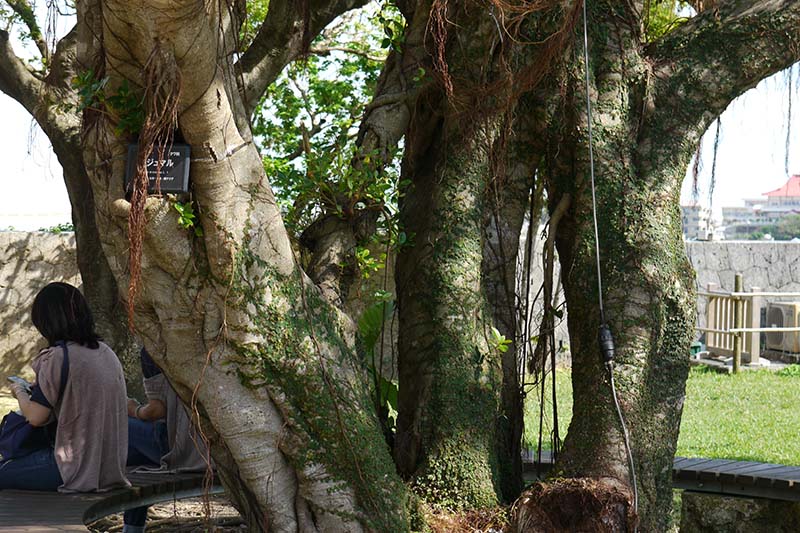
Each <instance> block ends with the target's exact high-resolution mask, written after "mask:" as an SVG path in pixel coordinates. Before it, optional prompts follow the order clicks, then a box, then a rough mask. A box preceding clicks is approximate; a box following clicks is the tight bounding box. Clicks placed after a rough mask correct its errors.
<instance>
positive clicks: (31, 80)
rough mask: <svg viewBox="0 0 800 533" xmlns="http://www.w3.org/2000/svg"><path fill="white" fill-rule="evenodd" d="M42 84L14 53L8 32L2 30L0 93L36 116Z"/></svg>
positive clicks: (0, 41) (0, 42) (0, 33)
mask: <svg viewBox="0 0 800 533" xmlns="http://www.w3.org/2000/svg"><path fill="white" fill-rule="evenodd" d="M41 86H42V82H41V81H39V80H38V79H36V77H35V76H34V75H33V73H31V71H30V70H28V67H27V66H26V65H25V63H23V62H22V60H21V59H20V58H19V57H17V55H16V54H15V53H14V48H13V47H12V46H11V41H10V39H9V35H8V32H7V31H5V30H0V91H3V92H4V93H5V94H7V95H8V96H10V97H11V98H13V99H14V100H16V101H17V102H19V103H20V104H22V106H23V107H24V108H25V109H26V110H27V111H28V113H30V114H31V115H34V116H35V113H34V112H35V110H36V104H37V101H38V94H39V91H40V89H41Z"/></svg>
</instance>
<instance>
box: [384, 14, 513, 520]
mask: <svg viewBox="0 0 800 533" xmlns="http://www.w3.org/2000/svg"><path fill="white" fill-rule="evenodd" d="M434 9H435V6H434ZM473 9H477V8H474V6H466V5H459V6H458V7H456V8H454V9H453V10H452V12H448V14H447V17H448V23H449V22H450V21H457V22H454V26H459V24H462V23H463V24H464V26H463V27H461V30H460V31H459V32H458V33H456V34H454V35H452V36H450V37H449V38H448V39H449V40H448V43H447V52H446V53H447V57H448V69H449V71H450V73H452V76H453V77H452V79H453V80H456V81H455V82H454V83H455V84H456V87H457V90H459V91H460V90H462V89H465V90H464V93H465V95H464V96H465V97H467V96H471V95H469V94H468V89H467V87H470V88H471V89H476V88H477V87H478V86H479V85H480V84H482V83H485V81H486V79H487V77H489V76H491V75H492V73H491V71H492V70H493V68H496V66H495V65H494V64H493V63H492V60H491V59H487V58H486V57H487V56H486V54H487V53H488V57H489V58H491V57H492V56H491V51H492V49H493V47H495V46H499V41H498V34H497V30H496V28H495V26H494V23H493V21H492V19H491V18H488V19H485V18H481V17H477V16H476V15H475V12H474V11H472V10H473ZM462 31H463V33H461V32H462ZM429 46H436V45H435V44H433V45H429ZM435 53H436V52H433V54H434V55H435ZM426 68H432V67H426ZM465 79H466V80H469V84H470V85H458V83H459V81H458V80H465ZM472 84H474V85H472ZM458 96H459V97H461V95H460V94H459V95H458ZM417 102H418V105H417V107H416V109H415V110H414V114H413V118H412V122H411V125H410V127H409V131H408V133H407V134H406V152H405V158H404V161H403V170H402V173H403V179H408V180H410V182H411V185H410V187H409V190H408V191H407V192H406V194H405V196H404V197H403V199H402V200H401V210H400V217H401V223H402V226H403V228H404V230H405V231H406V232H407V233H408V234H409V235H411V236H412V241H411V244H410V245H408V246H405V247H403V248H401V249H400V251H399V253H398V258H397V272H396V286H397V293H398V304H399V324H400V333H399V340H398V351H399V359H398V369H399V377H400V381H399V407H398V411H399V415H398V419H397V436H396V441H395V443H396V444H395V453H394V455H395V462H396V464H397V467H398V470H399V472H400V474H401V475H402V476H403V477H405V478H406V479H408V480H410V482H411V484H412V486H413V487H414V490H415V492H416V493H417V494H419V495H420V496H421V497H422V498H423V499H424V500H426V501H427V502H428V503H431V504H433V505H436V506H439V507H445V508H450V509H456V510H459V509H468V508H482V507H489V506H493V505H496V504H497V502H498V500H499V498H500V494H499V490H500V470H499V460H498V449H497V448H498V445H497V441H496V435H497V426H498V423H499V417H500V416H501V411H500V408H501V407H500V393H501V389H502V384H503V369H502V361H501V356H500V351H499V350H498V349H497V347H495V346H491V345H490V343H489V341H488V338H489V330H490V327H491V320H492V316H491V311H489V309H488V307H487V301H486V294H485V291H484V290H483V286H482V275H481V268H482V260H483V252H484V228H485V224H486V209H487V205H486V191H487V189H488V187H489V184H490V179H491V176H492V167H493V161H492V156H493V147H494V145H495V143H496V142H497V141H498V138H499V134H500V126H499V122H500V120H499V118H498V117H497V116H496V115H495V114H493V113H494V112H493V111H490V112H486V113H476V114H475V115H472V114H471V113H472V112H474V111H475V109H474V108H470V107H469V105H464V103H463V102H464V101H462V103H461V104H456V102H455V101H453V100H450V99H448V94H447V92H446V91H445V90H444V89H442V88H441V86H439V87H437V88H435V89H429V91H428V92H425V93H423V94H421V95H420V96H419V97H418V100H417ZM454 104H455V105H454ZM479 114H480V115H481V116H480V118H477V117H478V115H479ZM471 119H475V120H474V123H470V120H471Z"/></svg>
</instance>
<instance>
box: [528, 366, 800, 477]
mask: <svg viewBox="0 0 800 533" xmlns="http://www.w3.org/2000/svg"><path fill="white" fill-rule="evenodd" d="M549 383H550V382H549V381H548V391H547V396H548V397H550V395H551V394H552V392H551V391H550V390H549V388H550V385H549ZM556 386H557V397H558V411H559V424H558V425H559V433H560V435H561V438H562V439H563V437H564V435H565V434H566V430H567V427H568V426H569V419H570V417H571V415H572V384H571V382H570V377H569V372H568V371H558V372H556ZM538 400H539V397H538V394H537V393H536V392H535V391H530V392H529V393H528V397H527V400H526V403H525V438H526V444H527V445H528V446H530V447H534V446H535V443H536V441H537V439H538V428H539V407H538V406H539V401H538ZM551 404H552V402H551V401H548V400H547V399H546V400H545V406H546V409H545V410H546V414H545V419H546V425H545V428H546V431H545V437H544V440H545V444H544V446H543V448H550V444H549V442H548V437H547V435H548V434H549V433H550V427H551V426H552V422H550V423H549V424H547V422H548V421H550V420H552V415H551V414H550V412H551V411H550V405H551ZM798 429H800V367H796V366H795V367H789V369H787V370H784V371H782V372H779V373H773V372H768V371H748V372H742V373H740V374H738V375H735V376H734V375H726V374H717V373H714V372H709V371H703V370H701V369H696V368H693V369H692V371H691V373H690V374H689V381H688V382H687V384H686V403H685V405H684V409H683V419H682V422H681V433H680V438H679V439H678V455H681V456H684V457H708V458H719V459H737V460H748V461H760V462H767V463H780V464H786V465H797V466H800V438H798Z"/></svg>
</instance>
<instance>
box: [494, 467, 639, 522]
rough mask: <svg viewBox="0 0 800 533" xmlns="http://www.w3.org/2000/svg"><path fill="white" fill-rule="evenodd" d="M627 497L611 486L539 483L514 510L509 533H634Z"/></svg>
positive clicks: (564, 481) (586, 482) (588, 482)
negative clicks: (573, 532) (585, 532)
mask: <svg viewBox="0 0 800 533" xmlns="http://www.w3.org/2000/svg"><path fill="white" fill-rule="evenodd" d="M636 520H637V519H636V516H635V515H634V513H633V505H632V503H631V501H630V498H629V496H628V495H626V494H625V493H623V492H622V491H620V490H619V489H618V488H617V487H614V486H612V485H610V484H608V483H604V482H602V481H598V480H594V479H588V478H580V479H562V480H557V481H553V482H551V483H536V484H535V485H533V486H532V487H531V488H530V489H528V490H526V491H525V492H523V493H522V495H521V496H520V497H519V499H518V500H517V501H516V502H515V503H514V506H513V508H512V518H511V525H510V527H509V529H508V530H507V531H508V532H509V533H562V532H563V533H567V532H572V531H592V532H595V533H619V532H622V531H627V532H632V531H634V526H635V523H636Z"/></svg>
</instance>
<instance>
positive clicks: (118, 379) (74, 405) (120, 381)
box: [0, 283, 129, 492]
mask: <svg viewBox="0 0 800 533" xmlns="http://www.w3.org/2000/svg"><path fill="white" fill-rule="evenodd" d="M31 318H32V320H33V325H34V326H36V329H37V330H39V333H41V334H42V336H43V337H44V338H45V339H46V340H47V343H48V345H49V346H48V348H45V349H44V350H42V351H41V352H39V355H38V356H37V357H36V358H35V359H34V361H33V362H32V364H31V366H32V367H33V370H34V372H35V374H36V382H35V384H34V385H33V387H32V388H31V392H30V394H29V393H28V392H26V391H25V389H24V388H23V387H22V386H20V385H17V384H13V385H12V390H13V393H14V396H15V397H16V398H17V401H18V402H19V408H20V411H21V413H22V415H23V416H24V417H25V418H26V419H27V420H28V422H29V423H30V424H31V425H33V426H43V425H45V424H47V423H48V421H50V420H52V417H55V419H56V420H57V429H56V436H55V447H54V448H50V447H47V448H44V449H40V450H37V451H34V452H32V453H30V454H28V455H26V456H24V457H20V458H16V459H9V460H7V461H5V462H2V463H0V489H28V490H58V491H60V492H93V491H106V490H110V489H113V488H117V487H125V486H128V485H129V483H128V480H127V479H126V478H125V458H126V457H125V456H126V452H127V448H128V417H127V409H126V405H127V398H126V396H127V395H126V390H125V378H124V376H123V372H122V365H120V362H119V360H118V359H117V356H116V355H115V354H114V352H113V351H112V350H111V348H109V347H108V346H107V345H105V344H104V343H102V342H100V339H99V337H98V335H97V333H96V332H95V329H94V320H93V318H92V313H91V311H90V310H89V306H88V304H87V303H86V300H85V299H84V297H83V295H82V294H81V293H80V291H79V290H78V289H76V288H75V287H73V286H72V285H69V284H67V283H50V284H49V285H47V286H46V287H44V288H43V289H42V290H41V291H39V294H37V295H36V298H35V299H34V301H33V309H32V312H31ZM62 346H66V352H67V361H66V363H65V361H64V357H65V356H64V349H63V348H62ZM62 373H65V374H66V380H63V387H62Z"/></svg>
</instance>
